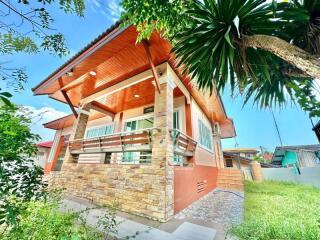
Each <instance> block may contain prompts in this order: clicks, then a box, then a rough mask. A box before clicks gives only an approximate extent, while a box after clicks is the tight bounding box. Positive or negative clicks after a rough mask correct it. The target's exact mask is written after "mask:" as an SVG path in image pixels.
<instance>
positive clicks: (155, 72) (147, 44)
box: [142, 40, 161, 93]
mask: <svg viewBox="0 0 320 240" xmlns="http://www.w3.org/2000/svg"><path fill="white" fill-rule="evenodd" d="M142 44H143V47H144V50H145V51H146V54H147V58H148V61H149V64H150V67H151V70H152V73H153V76H154V78H155V80H156V87H157V90H158V92H159V93H160V92H161V91H160V81H159V76H158V73H157V69H156V67H155V66H154V63H153V61H152V56H151V52H150V48H149V45H150V44H149V43H148V42H147V41H146V40H143V41H142Z"/></svg>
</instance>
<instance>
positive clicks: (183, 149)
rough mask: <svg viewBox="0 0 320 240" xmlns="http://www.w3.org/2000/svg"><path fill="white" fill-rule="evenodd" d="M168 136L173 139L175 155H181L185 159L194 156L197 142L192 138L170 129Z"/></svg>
mask: <svg viewBox="0 0 320 240" xmlns="http://www.w3.org/2000/svg"><path fill="white" fill-rule="evenodd" d="M170 134H171V137H172V138H173V144H174V153H175V154H176V155H181V156H185V157H192V156H194V152H195V150H196V147H197V142H196V141H195V140H194V139H193V138H191V137H189V136H188V135H186V134H184V133H183V132H181V131H179V130H178V129H172V130H171V131H170Z"/></svg>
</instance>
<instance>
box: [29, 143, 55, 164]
mask: <svg viewBox="0 0 320 240" xmlns="http://www.w3.org/2000/svg"><path fill="white" fill-rule="evenodd" d="M36 147H37V149H38V152H37V154H36V156H34V157H33V159H34V162H35V164H37V165H39V166H41V167H42V168H45V165H46V162H47V159H48V156H49V152H50V149H51V147H52V141H48V142H41V143H38V144H36Z"/></svg>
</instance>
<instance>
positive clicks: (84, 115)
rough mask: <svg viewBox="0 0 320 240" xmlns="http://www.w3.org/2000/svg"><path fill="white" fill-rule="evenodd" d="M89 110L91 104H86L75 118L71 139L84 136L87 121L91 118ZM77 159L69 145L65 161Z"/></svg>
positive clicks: (70, 161)
mask: <svg viewBox="0 0 320 240" xmlns="http://www.w3.org/2000/svg"><path fill="white" fill-rule="evenodd" d="M89 111H90V106H89V105H85V106H83V107H82V108H81V109H80V111H79V113H78V118H77V119H76V120H75V122H74V124H73V128H72V133H71V135H70V141H73V140H77V139H83V138H84V134H85V131H86V127H87V123H88V120H89V114H90V113H89ZM75 161H76V159H75V158H74V157H73V156H72V154H70V151H69V146H68V147H67V150H66V155H65V158H64V163H74V162H75ZM63 165H64V164H63Z"/></svg>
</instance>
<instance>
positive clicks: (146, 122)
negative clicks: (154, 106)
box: [137, 118, 153, 130]
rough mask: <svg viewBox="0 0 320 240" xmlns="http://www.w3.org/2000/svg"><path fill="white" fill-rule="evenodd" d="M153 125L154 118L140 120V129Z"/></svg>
mask: <svg viewBox="0 0 320 240" xmlns="http://www.w3.org/2000/svg"><path fill="white" fill-rule="evenodd" d="M152 127H153V118H146V119H141V120H139V121H138V128H137V130H138V129H146V128H152Z"/></svg>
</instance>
